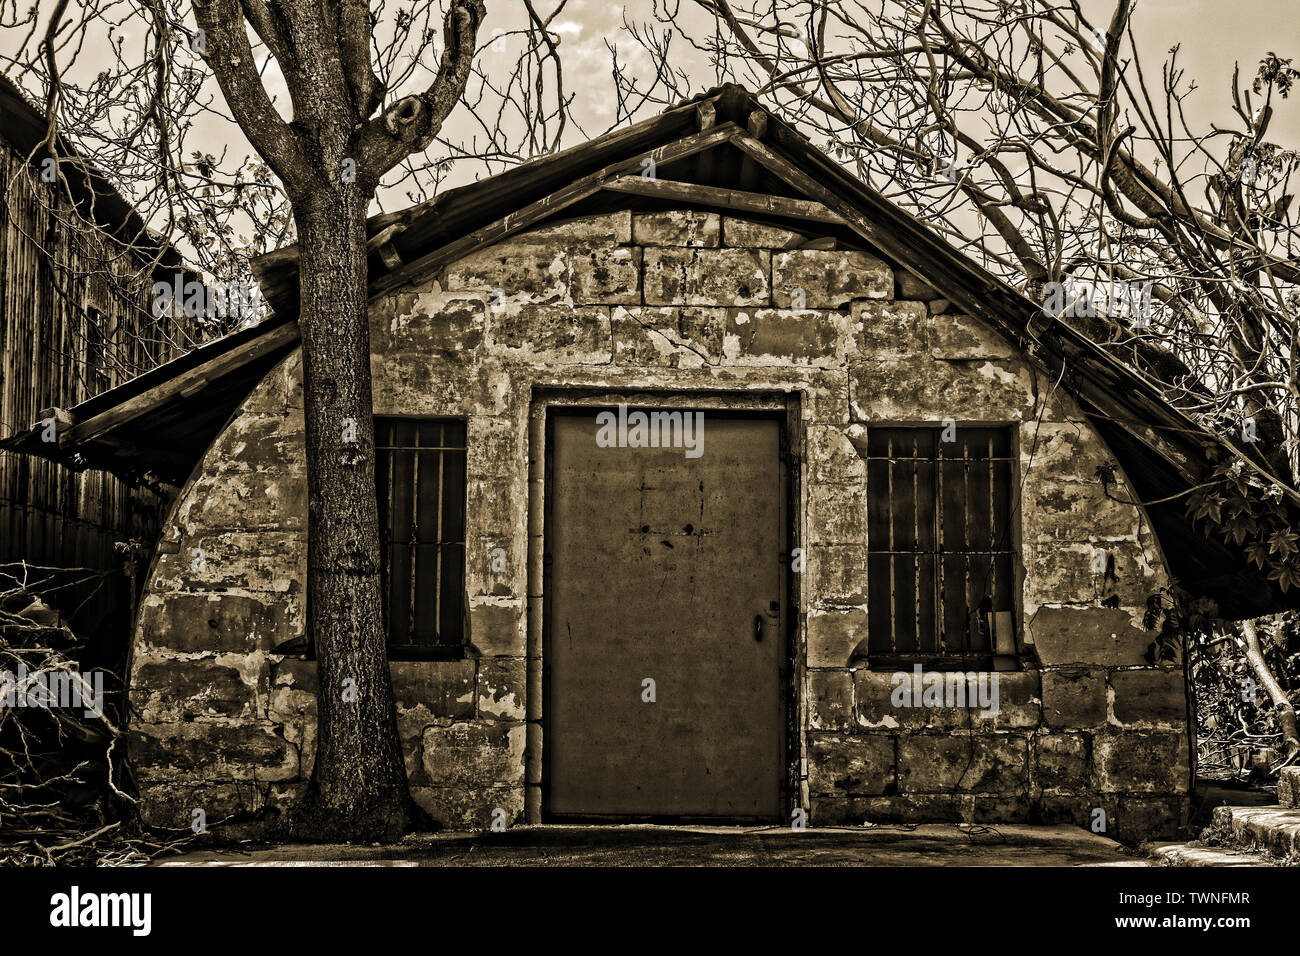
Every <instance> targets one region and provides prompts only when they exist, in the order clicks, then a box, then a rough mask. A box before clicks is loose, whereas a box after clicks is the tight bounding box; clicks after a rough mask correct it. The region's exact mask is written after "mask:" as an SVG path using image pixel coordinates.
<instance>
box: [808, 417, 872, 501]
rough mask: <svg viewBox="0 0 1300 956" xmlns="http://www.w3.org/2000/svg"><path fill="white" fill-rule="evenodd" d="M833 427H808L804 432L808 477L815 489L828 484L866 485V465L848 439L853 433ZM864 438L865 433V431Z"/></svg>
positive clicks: (858, 427) (860, 428)
mask: <svg viewBox="0 0 1300 956" xmlns="http://www.w3.org/2000/svg"><path fill="white" fill-rule="evenodd" d="M853 428H857V429H859V430H863V429H862V426H860V425H857V426H850V428H849V429H844V428H838V427H836V426H834V425H809V426H808V427H807V429H806V430H805V432H804V434H805V446H806V448H807V450H808V473H809V477H810V479H811V483H812V485H813V487H817V486H818V485H827V484H833V485H834V484H846V485H859V486H860V485H863V484H864V483H865V482H866V480H867V467H866V463H865V462H864V461H863V460H862V456H861V455H860V454H859V453H858V449H857V448H856V447H855V446H854V444H853V441H852V440H851V439H850V437H849V432H850V430H851V429H853ZM863 433H864V434H865V430H863Z"/></svg>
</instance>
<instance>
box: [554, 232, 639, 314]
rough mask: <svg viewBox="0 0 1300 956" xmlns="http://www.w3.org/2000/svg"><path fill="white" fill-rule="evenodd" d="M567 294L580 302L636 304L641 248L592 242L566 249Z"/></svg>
mask: <svg viewBox="0 0 1300 956" xmlns="http://www.w3.org/2000/svg"><path fill="white" fill-rule="evenodd" d="M568 264H569V294H570V295H571V296H572V297H573V301H574V302H575V303H578V304H581V305H639V304H640V303H641V250H640V249H635V248H631V247H628V246H606V245H595V246H585V247H570V248H569V250H568Z"/></svg>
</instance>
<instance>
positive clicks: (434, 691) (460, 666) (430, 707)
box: [389, 659, 475, 720]
mask: <svg viewBox="0 0 1300 956" xmlns="http://www.w3.org/2000/svg"><path fill="white" fill-rule="evenodd" d="M389 670H390V671H391V673H392V675H393V699H394V700H396V701H397V704H398V706H399V707H402V708H410V709H413V708H416V707H423V708H424V709H425V710H426V711H427V712H428V715H429V718H430V720H433V719H439V720H459V719H464V718H468V717H472V716H474V677H475V662H474V661H473V660H470V659H466V660H459V661H392V662H391V663H390V664H389Z"/></svg>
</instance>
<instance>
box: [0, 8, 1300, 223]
mask: <svg viewBox="0 0 1300 956" xmlns="http://www.w3.org/2000/svg"><path fill="white" fill-rule="evenodd" d="M51 2H52V0H38V4H39V6H40V7H41V8H46V9H48V7H49V6H50V5H51ZM486 2H487V7H488V19H487V21H486V23H485V24H484V28H483V33H482V34H481V36H482V38H483V39H484V40H487V39H488V38H490V37H491V36H492V35H493V34H495V33H500V32H502V31H509V30H513V29H518V28H519V27H520V26H521V25H522V24H524V23H525V22H526V16H527V14H526V11H525V8H524V6H523V4H522V2H520V0H486ZM556 2H557V0H536V2H535V7H536V8H537V10H538V11H539V13H541V14H542V15H545V14H546V13H547V12H548V11H550V10H553V9H554V8H555V5H556ZM667 2H668V3H669V4H670V6H671V7H673V8H675V9H676V10H677V11H678V15H679V17H680V24H681V26H682V28H683V29H684V30H685V31H686V32H688V33H693V34H694V35H696V36H704V35H707V33H708V31H709V27H710V23H711V18H710V17H709V15H708V14H707V13H705V12H704V11H702V10H701V9H700V8H699V7H697V6H696V5H695V4H694V3H692V2H691V0H667ZM1081 2H1082V5H1083V9H1084V11H1085V13H1086V14H1087V15H1088V16H1089V17H1090V18H1091V19H1092V20H1093V21H1094V22H1097V23H1101V24H1104V23H1106V22H1107V21H1108V20H1109V12H1110V10H1111V9H1113V3H1114V0H1081ZM72 3H73V4H74V5H75V4H76V3H77V0H72ZM652 3H653V0H632V2H630V3H627V4H617V3H614V4H611V3H609V2H607V0H567V3H565V5H564V9H563V11H562V12H561V14H560V15H559V16H558V17H557V18H556V20H555V21H554V23H553V24H552V27H553V29H554V31H555V32H556V33H558V34H559V37H560V50H561V53H562V55H563V61H564V71H565V79H566V86H567V88H568V90H569V91H570V92H572V93H574V94H576V98H575V100H574V103H573V113H574V118H575V119H576V120H577V122H578V128H570V129H569V130H568V132H567V134H566V137H565V142H564V144H563V145H566V146H571V145H574V144H575V143H578V142H581V141H582V140H583V139H585V138H587V136H589V135H594V134H596V133H599V132H602V131H604V130H605V129H606V128H608V127H609V125H610V124H611V123H612V122H613V121H614V119H615V99H614V97H613V95H612V88H613V85H612V81H611V79H610V60H611V53H610V47H611V46H612V47H614V48H616V49H617V51H618V55H619V58H620V60H622V61H623V62H624V65H625V67H626V68H628V69H630V70H631V71H633V72H636V71H638V70H640V71H645V72H648V70H649V68H650V67H649V58H648V57H646V56H645V54H644V53H643V51H642V50H641V49H640V47H639V45H638V44H637V43H636V42H635V41H634V40H633V39H632V37H631V36H630V35H629V33H628V32H627V27H626V24H632V25H644V24H649V23H652V22H653V20H654V17H653V8H652ZM401 6H403V3H402V0H387V3H386V9H387V12H388V15H390V16H391V13H392V11H393V10H395V9H397V8H399V7H401ZM22 7H23V8H24V9H25V7H26V5H25V4H23V5H22ZM15 9H17V7H15ZM1133 26H1134V30H1135V32H1136V34H1137V36H1138V41H1139V47H1140V51H1141V53H1142V56H1143V59H1144V63H1145V67H1146V69H1147V71H1148V80H1149V81H1150V80H1152V79H1155V80H1156V82H1158V77H1156V76H1153V74H1156V73H1157V72H1158V71H1157V69H1156V65H1157V64H1158V63H1159V62H1160V61H1161V60H1163V59H1164V58H1165V57H1166V56H1167V54H1168V51H1169V49H1170V48H1171V47H1173V46H1174V45H1175V44H1179V45H1181V52H1180V55H1179V60H1180V63H1181V64H1182V65H1183V66H1184V67H1185V68H1186V70H1187V73H1188V76H1190V77H1194V78H1196V80H1197V82H1198V85H1199V87H1200V89H1199V91H1198V92H1197V93H1196V94H1194V96H1193V97H1192V98H1191V99H1190V100H1189V102H1188V104H1187V106H1188V112H1189V113H1190V114H1191V116H1192V118H1193V119H1194V120H1195V121H1198V122H1215V121H1219V122H1224V123H1227V122H1229V121H1230V120H1231V112H1230V99H1229V83H1230V80H1231V76H1232V67H1233V63H1234V61H1238V62H1240V63H1241V65H1242V74H1243V77H1244V79H1245V84H1248V83H1249V79H1250V77H1252V76H1253V75H1254V72H1255V68H1256V65H1257V63H1258V61H1259V59H1260V58H1261V57H1262V56H1263V55H1264V54H1265V53H1266V52H1268V51H1270V50H1271V51H1276V52H1277V53H1278V54H1279V55H1281V56H1284V57H1285V56H1293V55H1294V56H1296V57H1297V58H1298V59H1300V0H1136V6H1135V11H1134V15H1133ZM137 29H138V26H137ZM25 32H26V30H14V29H9V30H0V54H5V53H12V52H13V50H14V48H15V46H16V44H17V42H18V40H19V38H20V35H21V34H23V33H25ZM103 42H106V41H105V40H104V38H103V37H102V36H101V37H89V38H88V43H87V46H86V51H87V52H86V53H85V54H84V55H83V57H82V62H81V63H80V64H79V65H78V66H77V67H76V69H78V70H92V69H98V68H100V64H98V63H96V57H95V56H94V52H95V50H96V49H97V44H102V43H103ZM98 48H99V49H102V46H101V47H98ZM672 50H673V51H674V55H673V58H672V66H673V67H674V68H676V69H678V70H682V71H685V72H686V74H687V75H688V76H689V78H690V81H691V84H692V90H691V92H698V91H699V90H701V89H707V88H708V87H710V86H713V85H714V84H715V83H716V77H715V76H714V74H713V71H712V70H711V69H710V68H709V65H708V63H707V60H706V58H705V56H704V54H703V53H701V52H700V51H698V50H694V49H692V48H691V47H690V46H689V45H688V44H686V43H684V42H682V41H681V40H680V39H678V40H677V41H676V42H674V44H673V46H672ZM514 59H515V54H514V52H513V51H512V50H511V49H510V48H509V47H507V48H506V49H505V50H504V52H502V51H500V50H497V49H494V48H493V47H492V45H489V46H488V48H487V49H486V50H484V52H483V54H482V57H481V59H480V64H481V66H482V67H483V68H484V69H485V70H487V71H488V72H489V74H490V75H492V76H493V78H494V79H496V78H499V77H500V76H504V75H507V74H508V71H509V70H510V69H511V68H512V66H513V64H514ZM430 65H431V66H433V65H434V64H430ZM1245 84H1244V85H1245ZM269 85H270V86H271V89H272V92H273V93H274V92H276V91H277V90H276V87H277V85H278V84H276V83H274V81H272V82H271V83H270V84H269ZM280 89H281V90H282V85H280ZM277 99H278V101H279V102H280V103H287V97H286V96H284V95H283V94H281V95H280V96H279V97H278V98H277ZM661 108H662V107H661V105H660V104H654V105H650V106H647V107H646V108H644V109H643V110H642V111H641V112H640V114H639V115H638V116H637V118H644V117H645V116H647V115H650V114H652V113H654V112H657V111H658V110H659V109H661ZM1276 114H1277V115H1276V117H1275V120H1274V125H1273V128H1272V138H1273V140H1274V141H1277V142H1280V143H1282V144H1283V145H1286V146H1295V145H1297V144H1298V143H1300V93H1297V95H1296V96H1294V97H1293V98H1292V100H1291V101H1290V102H1287V103H1278V104H1277V111H1276ZM475 127H476V124H475V120H474V118H473V117H472V116H471V115H470V113H469V111H468V110H467V109H465V108H464V107H461V108H459V109H458V110H457V111H456V113H454V114H453V115H452V117H451V119H450V120H449V121H448V123H447V125H446V126H445V128H444V134H445V135H446V136H447V138H448V139H449V140H453V141H468V140H470V139H471V138H473V137H474V136H475V134H476V132H477V131H476V128H475ZM198 128H199V130H200V133H201V136H200V137H199V140H200V142H201V143H202V144H203V145H204V146H205V147H206V148H207V149H208V150H209V151H210V152H213V153H220V152H221V151H222V149H223V147H224V148H226V149H228V151H229V153H228V154H229V155H242V154H245V153H248V152H251V150H250V148H249V146H248V144H247V142H246V141H245V140H244V139H243V137H242V135H241V134H240V132H239V130H238V128H236V127H234V126H233V125H232V124H228V123H223V122H220V121H218V120H216V119H214V118H208V119H205V120H202V121H201V122H200V124H199V127H198ZM478 135H479V140H480V142H481V139H482V137H481V133H479V134H478ZM435 149H436V147H435ZM485 172H486V170H485V169H484V167H483V166H481V165H478V164H474V163H460V164H457V165H456V167H455V168H454V169H453V170H452V171H451V173H450V174H449V175H448V177H447V178H446V179H445V180H444V185H457V184H460V183H463V182H466V181H470V180H472V179H474V178H476V177H479V176H482V175H484V174H485ZM381 201H382V204H383V206H384V207H385V208H388V209H393V208H399V207H401V206H404V205H407V204H408V200H406V199H405V198H404V195H403V191H401V190H389V191H387V192H386V193H384V194H381Z"/></svg>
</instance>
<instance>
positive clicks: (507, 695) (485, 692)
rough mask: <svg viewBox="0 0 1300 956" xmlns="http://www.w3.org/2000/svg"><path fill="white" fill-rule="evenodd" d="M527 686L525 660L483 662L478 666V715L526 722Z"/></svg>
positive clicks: (490, 659) (488, 660)
mask: <svg viewBox="0 0 1300 956" xmlns="http://www.w3.org/2000/svg"><path fill="white" fill-rule="evenodd" d="M527 684H528V681H527V677H526V675H525V673H524V661H523V660H522V659H515V660H507V659H504V658H492V657H485V658H483V659H482V660H480V661H479V662H478V715H479V716H480V717H492V718H495V719H499V720H523V719H524V716H525V714H524V701H525V699H526V695H527Z"/></svg>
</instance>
